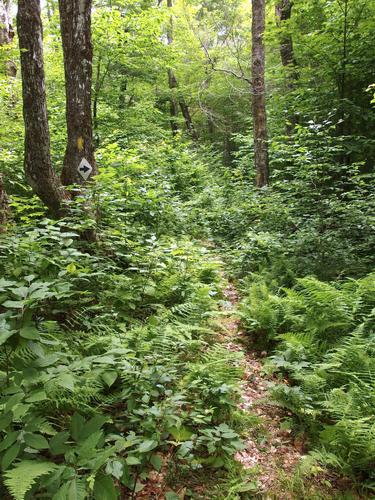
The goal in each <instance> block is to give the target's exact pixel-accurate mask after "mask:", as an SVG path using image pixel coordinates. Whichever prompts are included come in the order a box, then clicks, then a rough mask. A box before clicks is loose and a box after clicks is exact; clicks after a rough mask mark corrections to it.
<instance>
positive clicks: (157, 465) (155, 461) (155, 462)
mask: <svg viewBox="0 0 375 500" xmlns="http://www.w3.org/2000/svg"><path fill="white" fill-rule="evenodd" d="M150 462H151V464H152V466H153V467H154V469H155V470H157V471H158V472H159V471H160V470H161V468H162V467H163V460H162V459H161V457H159V455H156V454H155V455H152V457H151V459H150Z"/></svg>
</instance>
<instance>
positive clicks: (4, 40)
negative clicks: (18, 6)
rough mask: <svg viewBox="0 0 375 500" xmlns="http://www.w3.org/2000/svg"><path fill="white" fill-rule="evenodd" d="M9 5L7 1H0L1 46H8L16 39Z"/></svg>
mask: <svg viewBox="0 0 375 500" xmlns="http://www.w3.org/2000/svg"><path fill="white" fill-rule="evenodd" d="M8 5H9V4H6V3H5V0H0V45H1V46H2V45H8V44H9V43H11V41H12V40H13V37H14V33H13V30H12V27H11V25H10V19H9V11H8Z"/></svg>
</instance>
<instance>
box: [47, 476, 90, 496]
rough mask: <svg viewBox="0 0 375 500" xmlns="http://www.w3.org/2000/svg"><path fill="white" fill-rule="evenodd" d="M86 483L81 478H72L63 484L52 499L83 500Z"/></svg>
mask: <svg viewBox="0 0 375 500" xmlns="http://www.w3.org/2000/svg"><path fill="white" fill-rule="evenodd" d="M86 498H87V495H86V483H85V481H84V480H83V479H79V478H74V479H71V480H70V481H68V482H67V483H65V484H63V486H62V487H61V488H60V489H59V490H58V492H57V493H55V495H54V496H53V498H52V500H85V499H86Z"/></svg>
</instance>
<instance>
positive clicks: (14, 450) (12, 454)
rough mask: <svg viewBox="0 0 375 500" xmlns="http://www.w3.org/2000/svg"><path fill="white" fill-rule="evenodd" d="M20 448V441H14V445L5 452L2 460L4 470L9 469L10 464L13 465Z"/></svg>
mask: <svg viewBox="0 0 375 500" xmlns="http://www.w3.org/2000/svg"><path fill="white" fill-rule="evenodd" d="M20 449H21V444H20V443H14V445H13V446H11V447H10V448H8V450H7V451H6V452H5V453H4V456H3V459H2V461H1V468H2V469H3V470H5V469H7V468H8V467H9V465H11V464H12V463H13V462H14V460H15V459H16V458H17V456H18V453H19V451H20Z"/></svg>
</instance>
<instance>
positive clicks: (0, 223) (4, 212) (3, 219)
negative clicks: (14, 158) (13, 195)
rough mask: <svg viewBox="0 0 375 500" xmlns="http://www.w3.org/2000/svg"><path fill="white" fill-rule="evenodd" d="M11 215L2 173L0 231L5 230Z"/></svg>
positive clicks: (0, 184) (0, 176)
mask: <svg viewBox="0 0 375 500" xmlns="http://www.w3.org/2000/svg"><path fill="white" fill-rule="evenodd" d="M8 215H9V203H8V196H7V194H6V192H5V189H4V184H3V176H2V175H1V174H0V233H3V232H5V226H6V223H7V220H8Z"/></svg>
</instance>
